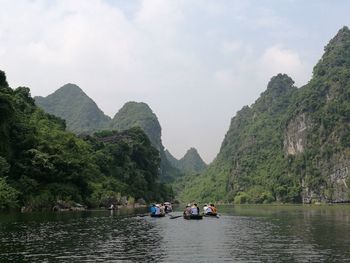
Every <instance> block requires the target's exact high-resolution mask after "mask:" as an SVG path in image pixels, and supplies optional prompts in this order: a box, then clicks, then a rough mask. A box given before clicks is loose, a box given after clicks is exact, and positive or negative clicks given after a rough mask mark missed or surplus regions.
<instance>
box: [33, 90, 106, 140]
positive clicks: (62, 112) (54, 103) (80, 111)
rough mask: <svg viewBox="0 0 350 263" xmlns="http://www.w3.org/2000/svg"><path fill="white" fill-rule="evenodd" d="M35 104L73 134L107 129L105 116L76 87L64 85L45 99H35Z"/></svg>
mask: <svg viewBox="0 0 350 263" xmlns="http://www.w3.org/2000/svg"><path fill="white" fill-rule="evenodd" d="M34 99H35V103H36V104H37V105H38V106H39V107H41V108H43V109H44V110H45V111H46V112H47V113H50V114H53V115H55V116H58V117H60V118H62V119H64V120H65V121H66V124H67V129H68V130H69V131H72V132H74V133H77V134H79V133H92V132H95V131H99V130H102V129H106V128H107V127H109V123H110V121H111V119H110V117H108V116H106V115H105V114H104V113H103V112H102V111H101V110H100V109H99V108H98V107H97V105H96V103H95V102H94V101H93V100H92V99H91V98H89V97H88V96H87V95H86V94H85V93H84V92H83V91H82V90H81V89H80V88H79V87H78V86H76V85H74V84H66V85H64V86H63V87H61V88H60V89H58V90H56V91H55V92H54V93H53V94H51V95H49V96H47V97H45V98H44V97H35V98H34Z"/></svg>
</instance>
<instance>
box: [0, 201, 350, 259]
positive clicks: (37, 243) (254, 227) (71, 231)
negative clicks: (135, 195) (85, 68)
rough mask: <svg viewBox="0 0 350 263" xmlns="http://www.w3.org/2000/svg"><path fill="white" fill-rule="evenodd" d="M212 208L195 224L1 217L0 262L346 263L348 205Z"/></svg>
mask: <svg viewBox="0 0 350 263" xmlns="http://www.w3.org/2000/svg"><path fill="white" fill-rule="evenodd" d="M219 210H220V214H221V216H220V218H219V219H217V218H204V219H203V220H201V221H195V220H189V221H187V220H184V219H182V218H177V219H172V220H171V219H169V217H164V218H150V217H140V216H137V214H139V213H140V211H126V210H125V211H122V212H118V213H115V212H114V213H113V214H111V213H110V212H108V211H95V212H92V211H89V212H81V213H73V212H67V213H32V214H1V215H0V261H1V262H21V261H26V262H120V261H123V262H350V206H319V207H303V206H283V207H281V206H239V207H230V206H226V207H220V209H219ZM173 214H174V215H179V214H180V212H174V213H173Z"/></svg>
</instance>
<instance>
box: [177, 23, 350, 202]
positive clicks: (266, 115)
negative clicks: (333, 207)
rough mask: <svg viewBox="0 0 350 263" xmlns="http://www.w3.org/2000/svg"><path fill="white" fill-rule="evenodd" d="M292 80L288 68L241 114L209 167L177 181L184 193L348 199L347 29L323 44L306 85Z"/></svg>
mask: <svg viewBox="0 0 350 263" xmlns="http://www.w3.org/2000/svg"><path fill="white" fill-rule="evenodd" d="M293 83H294V82H293V80H292V79H291V78H290V77H288V76H287V75H284V74H283V75H282V74H279V75H277V76H275V77H273V78H272V79H271V81H270V82H269V84H268V86H267V90H266V91H265V92H263V93H262V94H261V96H260V98H259V99H258V100H257V101H256V102H255V103H254V104H253V105H251V107H248V106H246V107H244V108H243V109H242V110H240V111H239V112H238V113H237V115H236V116H235V117H234V118H233V119H232V121H231V125H230V128H229V131H228V132H227V134H226V136H225V139H224V141H223V143H222V146H221V149H220V153H219V154H218V156H217V158H216V159H215V161H214V162H213V163H212V164H211V165H210V166H209V168H208V169H207V170H206V171H205V172H204V173H203V174H201V175H199V176H196V177H186V178H181V179H180V180H178V181H177V182H176V183H175V186H174V189H175V190H176V191H179V193H178V195H179V198H180V199H181V200H183V201H187V200H203V201H212V200H215V201H223V202H235V203H267V202H314V201H324V202H329V201H331V202H343V201H349V200H350V199H349V189H348V188H347V187H346V185H345V184H344V183H343V182H342V180H347V181H348V180H349V177H350V175H349V172H348V169H349V163H350V161H349V160H350V149H349V145H350V144H349V138H350V124H349V123H350V31H349V29H348V28H347V27H344V28H343V29H341V30H340V31H339V32H338V34H337V35H336V36H335V37H334V38H333V39H332V40H331V41H330V43H329V44H328V45H327V46H326V48H325V54H324V55H323V57H322V59H321V60H320V61H319V63H318V64H317V65H316V66H315V68H314V74H313V77H312V79H311V81H310V82H309V83H308V84H307V85H305V86H304V87H302V88H300V89H297V88H296V87H294V86H293ZM332 174H333V177H332V176H331V175H332ZM337 176H338V177H337ZM186 181H187V183H184V182H186ZM179 185H181V187H183V189H182V188H181V187H178V186H179Z"/></svg>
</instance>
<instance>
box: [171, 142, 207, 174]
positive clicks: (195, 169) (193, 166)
mask: <svg viewBox="0 0 350 263" xmlns="http://www.w3.org/2000/svg"><path fill="white" fill-rule="evenodd" d="M165 155H166V158H167V159H168V160H169V162H170V164H171V165H172V166H174V167H176V168H177V169H179V170H180V171H181V172H182V173H183V174H194V173H201V172H203V171H204V170H205V168H206V167H207V165H206V163H205V162H204V161H203V160H202V158H201V157H200V155H199V153H198V151H197V150H196V149H195V148H190V149H189V150H188V151H187V152H186V154H185V155H184V156H183V157H182V158H181V159H180V160H177V159H176V158H175V157H174V156H172V154H171V153H170V152H169V151H168V150H166V151H165Z"/></svg>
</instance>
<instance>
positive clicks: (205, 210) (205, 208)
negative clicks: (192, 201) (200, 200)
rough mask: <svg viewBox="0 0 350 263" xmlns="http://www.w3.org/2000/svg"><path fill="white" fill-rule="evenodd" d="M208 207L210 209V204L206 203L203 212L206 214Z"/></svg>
mask: <svg viewBox="0 0 350 263" xmlns="http://www.w3.org/2000/svg"><path fill="white" fill-rule="evenodd" d="M207 209H208V205H207V204H205V205H204V206H203V213H204V214H206V213H207Z"/></svg>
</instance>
